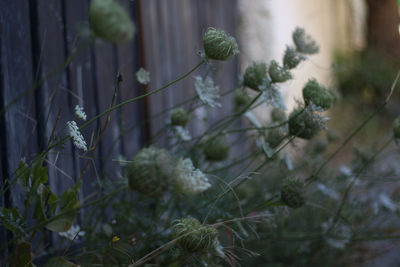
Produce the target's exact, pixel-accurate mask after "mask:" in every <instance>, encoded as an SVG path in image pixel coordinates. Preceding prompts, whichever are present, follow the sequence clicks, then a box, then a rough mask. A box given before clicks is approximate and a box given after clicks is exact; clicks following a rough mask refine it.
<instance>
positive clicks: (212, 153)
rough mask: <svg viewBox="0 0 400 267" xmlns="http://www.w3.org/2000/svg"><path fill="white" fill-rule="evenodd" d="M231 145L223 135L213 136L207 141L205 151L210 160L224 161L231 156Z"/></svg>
mask: <svg viewBox="0 0 400 267" xmlns="http://www.w3.org/2000/svg"><path fill="white" fill-rule="evenodd" d="M229 151H230V147H229V146H228V145H227V144H226V143H225V142H224V140H223V139H222V138H221V137H217V138H212V139H211V140H209V141H207V142H205V144H204V146H203V153H204V155H205V156H206V159H207V160H209V161H222V160H225V159H226V158H227V157H228V156H229Z"/></svg>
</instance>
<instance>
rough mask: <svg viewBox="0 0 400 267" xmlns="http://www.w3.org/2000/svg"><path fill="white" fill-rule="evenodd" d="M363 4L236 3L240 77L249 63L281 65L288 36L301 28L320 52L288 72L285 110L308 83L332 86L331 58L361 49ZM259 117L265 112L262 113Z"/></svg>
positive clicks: (327, 0)
mask: <svg viewBox="0 0 400 267" xmlns="http://www.w3.org/2000/svg"><path fill="white" fill-rule="evenodd" d="M363 1H364V0H239V13H240V16H241V23H240V27H239V36H240V41H241V54H240V56H241V62H242V66H241V67H242V71H243V72H244V70H245V68H246V67H247V65H248V64H249V62H251V61H252V60H262V61H265V62H268V61H270V60H271V59H275V60H278V62H281V59H282V56H283V53H284V50H285V47H286V45H287V44H290V45H291V44H292V39H291V34H292V31H293V30H294V29H295V28H296V26H299V27H302V28H304V29H305V30H306V32H308V33H309V34H310V35H312V36H313V37H314V39H315V40H316V41H317V42H318V44H319V46H320V53H319V54H317V55H313V56H310V57H309V60H308V61H306V62H304V63H302V64H301V65H300V66H299V67H298V68H297V69H296V70H294V71H293V74H294V77H295V79H294V80H293V81H290V82H288V83H285V84H283V85H282V86H281V88H282V92H283V94H284V96H285V99H286V103H287V106H288V110H289V111H290V110H291V109H292V107H293V105H294V103H295V102H294V98H298V99H301V88H302V86H303V85H304V83H305V82H306V81H307V80H308V78H310V77H314V78H316V79H317V80H318V81H320V82H321V83H322V84H325V85H326V86H333V85H334V80H333V78H332V66H333V53H334V51H335V50H337V48H339V47H340V49H342V50H348V49H352V48H357V47H362V46H363V43H364V34H363V31H364V30H363V25H364V16H365V7H364V4H363ZM264 113H265V112H264Z"/></svg>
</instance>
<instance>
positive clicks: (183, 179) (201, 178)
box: [175, 159, 211, 194]
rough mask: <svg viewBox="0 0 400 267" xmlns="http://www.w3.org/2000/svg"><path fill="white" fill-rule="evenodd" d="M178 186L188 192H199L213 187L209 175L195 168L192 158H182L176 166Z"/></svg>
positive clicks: (182, 190)
mask: <svg viewBox="0 0 400 267" xmlns="http://www.w3.org/2000/svg"><path fill="white" fill-rule="evenodd" d="M175 183H176V187H177V189H178V191H180V192H182V193H187V194H194V193H199V192H203V191H205V190H207V189H208V188H210V187H211V184H210V182H209V181H208V178H207V176H206V175H205V174H204V173H203V172H202V171H201V170H199V169H195V167H194V166H193V163H192V160H191V159H180V160H179V162H178V164H177V166H176V180H175Z"/></svg>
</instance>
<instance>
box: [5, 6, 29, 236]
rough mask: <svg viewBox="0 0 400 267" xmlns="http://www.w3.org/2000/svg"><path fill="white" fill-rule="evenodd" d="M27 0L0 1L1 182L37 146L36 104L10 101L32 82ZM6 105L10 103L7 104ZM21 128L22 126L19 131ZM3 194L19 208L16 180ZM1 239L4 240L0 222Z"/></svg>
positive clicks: (20, 197)
mask: <svg viewBox="0 0 400 267" xmlns="http://www.w3.org/2000/svg"><path fill="white" fill-rule="evenodd" d="M30 40H31V37H30V22H29V3H28V2H27V1H24V0H6V1H1V2H0V82H1V84H0V95H1V96H0V99H1V100H2V101H1V102H2V103H0V110H3V108H6V112H5V114H1V115H0V139H1V143H0V149H1V154H0V157H1V160H0V162H1V163H0V165H1V167H2V172H1V179H0V180H1V182H0V185H1V184H2V182H3V181H5V180H6V179H7V180H11V181H13V180H14V178H15V177H14V176H13V174H14V171H15V170H16V169H17V166H18V163H19V161H20V160H21V158H22V157H26V158H27V159H29V158H30V157H31V156H32V155H33V153H34V152H36V150H37V135H36V132H35V131H33V129H34V128H35V126H36V121H35V116H34V114H35V104H34V101H33V98H28V97H23V98H21V99H20V100H18V101H16V102H15V103H14V104H12V105H9V104H10V103H11V102H12V101H13V100H15V99H16V98H17V97H18V96H19V95H20V94H22V93H23V92H25V91H26V90H28V89H29V88H30V87H31V85H32V78H33V71H32V58H31V43H30ZM8 105H9V106H8ZM21 129H25V130H24V131H21ZM12 183H13V186H12V187H11V189H10V190H9V191H8V192H7V193H6V194H5V197H6V198H7V199H5V201H4V202H3V201H0V202H1V204H2V205H4V204H5V205H6V207H10V206H17V207H18V208H19V209H20V211H22V210H23V209H22V207H23V201H24V192H23V190H22V189H21V188H20V187H19V186H18V185H17V184H16V183H15V182H12ZM0 228H1V234H0V243H3V242H4V241H5V240H4V238H5V235H4V228H3V227H2V226H1V227H0Z"/></svg>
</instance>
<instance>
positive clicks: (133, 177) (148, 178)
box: [127, 147, 173, 197]
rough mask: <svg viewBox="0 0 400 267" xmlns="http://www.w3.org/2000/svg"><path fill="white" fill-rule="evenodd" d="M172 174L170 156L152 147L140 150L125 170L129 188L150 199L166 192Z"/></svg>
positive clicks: (162, 150)
mask: <svg viewBox="0 0 400 267" xmlns="http://www.w3.org/2000/svg"><path fill="white" fill-rule="evenodd" d="M172 174H173V166H172V162H171V156H170V154H169V153H168V151H167V150H165V149H158V148H154V147H148V148H143V149H142V150H140V151H139V152H138V153H137V154H136V156H135V157H134V158H133V161H132V162H131V163H130V164H129V165H128V169H127V177H128V182H129V188H130V189H131V190H136V191H138V192H140V193H141V194H143V195H147V196H151V197H159V196H161V195H162V194H163V193H165V192H166V191H168V189H169V188H170V185H171V177H172V176H173V175H172Z"/></svg>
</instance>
